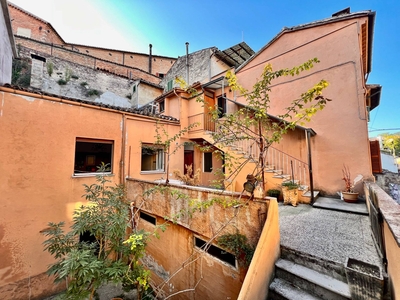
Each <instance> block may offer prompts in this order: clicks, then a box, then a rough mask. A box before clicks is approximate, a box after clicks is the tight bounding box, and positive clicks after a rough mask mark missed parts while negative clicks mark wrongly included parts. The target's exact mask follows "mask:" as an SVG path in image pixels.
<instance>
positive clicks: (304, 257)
mask: <svg viewBox="0 0 400 300" xmlns="http://www.w3.org/2000/svg"><path fill="white" fill-rule="evenodd" d="M281 258H282V259H286V260H289V261H292V262H294V263H296V264H299V265H302V266H304V267H307V268H309V269H313V270H315V271H318V272H319V273H322V274H325V275H328V276H331V277H333V278H334V279H337V280H339V281H342V282H345V283H346V282H347V277H346V273H345V270H344V267H343V264H340V263H337V262H334V261H328V260H326V259H322V258H319V257H316V256H313V255H311V254H308V253H303V252H300V251H296V250H293V249H290V248H287V247H284V246H281Z"/></svg>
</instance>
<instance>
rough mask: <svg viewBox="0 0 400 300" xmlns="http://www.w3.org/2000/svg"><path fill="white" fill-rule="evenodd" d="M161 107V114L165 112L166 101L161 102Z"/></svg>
mask: <svg viewBox="0 0 400 300" xmlns="http://www.w3.org/2000/svg"><path fill="white" fill-rule="evenodd" d="M158 105H159V109H160V113H161V112H164V110H165V100H162V101H160V103H159V104H158Z"/></svg>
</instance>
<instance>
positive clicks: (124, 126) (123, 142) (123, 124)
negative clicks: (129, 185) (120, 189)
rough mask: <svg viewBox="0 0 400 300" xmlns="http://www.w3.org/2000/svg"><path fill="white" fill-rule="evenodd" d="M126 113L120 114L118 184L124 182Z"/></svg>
mask: <svg viewBox="0 0 400 300" xmlns="http://www.w3.org/2000/svg"><path fill="white" fill-rule="evenodd" d="M126 121H127V118H126V115H125V114H124V113H123V114H122V120H121V122H122V124H121V125H122V137H121V160H120V163H119V168H120V184H125V151H126V149H125V147H126V145H125V143H126Z"/></svg>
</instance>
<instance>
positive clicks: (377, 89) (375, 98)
mask: <svg viewBox="0 0 400 300" xmlns="http://www.w3.org/2000/svg"><path fill="white" fill-rule="evenodd" d="M367 88H368V90H369V92H368V94H369V95H368V96H367V105H368V104H369V110H370V111H371V110H373V109H374V108H376V107H378V106H379V104H380V102H381V93H382V86H381V85H379V84H367ZM368 100H369V101H368Z"/></svg>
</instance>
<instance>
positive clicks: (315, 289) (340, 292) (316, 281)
mask: <svg viewBox="0 0 400 300" xmlns="http://www.w3.org/2000/svg"><path fill="white" fill-rule="evenodd" d="M275 266H276V271H275V272H276V276H277V277H280V278H284V279H286V280H288V281H291V282H292V283H293V284H294V285H296V286H298V287H300V288H303V289H305V290H308V291H310V292H312V293H313V294H315V295H318V296H319V297H321V298H322V299H327V300H338V299H351V296H350V290H349V286H348V285H347V284H346V283H344V282H342V281H339V280H337V279H335V278H333V277H331V276H328V275H326V274H323V273H320V272H318V271H315V270H312V269H310V268H308V267H305V266H302V265H299V264H296V263H294V262H292V261H289V260H286V259H279V260H278V261H277V262H276V264H275Z"/></svg>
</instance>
